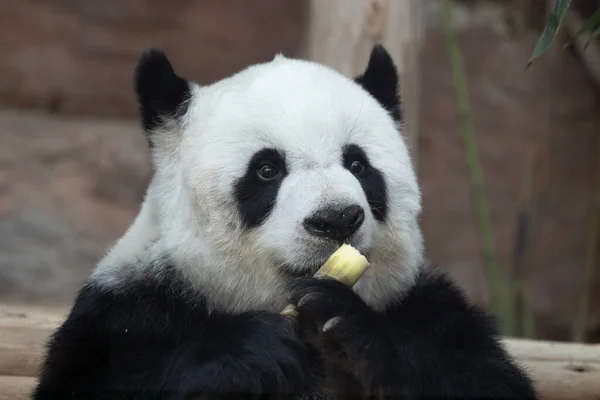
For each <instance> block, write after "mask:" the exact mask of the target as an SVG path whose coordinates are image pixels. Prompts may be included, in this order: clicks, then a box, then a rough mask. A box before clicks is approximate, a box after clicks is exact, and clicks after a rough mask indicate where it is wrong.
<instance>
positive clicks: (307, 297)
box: [298, 293, 315, 307]
mask: <svg viewBox="0 0 600 400" xmlns="http://www.w3.org/2000/svg"><path fill="white" fill-rule="evenodd" d="M314 297H315V296H314V295H312V294H311V293H309V294H305V295H304V296H302V297H301V298H300V300H298V307H302V306H304V305H306V303H308V302H309V301H310V300H311V299H313V298H314Z"/></svg>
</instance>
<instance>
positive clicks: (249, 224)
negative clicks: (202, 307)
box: [136, 47, 421, 281]
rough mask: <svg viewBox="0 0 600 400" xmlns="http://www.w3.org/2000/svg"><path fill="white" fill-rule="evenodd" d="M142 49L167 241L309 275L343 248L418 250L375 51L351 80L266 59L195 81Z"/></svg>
mask: <svg viewBox="0 0 600 400" xmlns="http://www.w3.org/2000/svg"><path fill="white" fill-rule="evenodd" d="M145 57H146V61H144V59H142V61H141V62H140V65H139V66H138V73H137V81H136V85H137V86H136V88H137V91H138V98H139V101H140V104H141V109H142V110H141V111H142V120H143V124H144V127H145V130H146V133H147V135H148V139H149V142H150V145H151V148H152V152H153V156H154V162H155V169H156V177H155V179H156V180H159V181H161V182H162V183H161V185H159V186H160V191H161V193H160V194H159V195H158V196H157V198H160V199H164V202H163V203H162V204H161V205H160V207H159V208H160V209H161V210H162V213H161V218H160V220H161V224H162V228H163V232H164V236H165V237H166V238H169V240H171V241H172V245H171V248H174V247H177V246H179V247H182V246H183V244H184V243H188V242H189V241H190V240H192V241H193V240H194V239H195V240H196V241H197V247H198V248H202V249H203V250H202V251H203V256H204V257H205V258H206V257H207V254H213V255H214V257H213V258H214V259H223V258H227V259H228V260H230V261H231V262H232V263H233V264H236V263H237V264H239V265H237V267H241V268H244V266H243V264H244V263H249V262H254V263H259V264H263V266H262V267H264V268H271V269H275V270H277V271H278V272H282V273H283V274H284V275H307V274H312V273H314V272H315V270H316V269H317V268H318V267H319V266H320V265H322V263H323V262H324V261H325V260H326V259H327V258H328V257H329V256H330V255H331V254H332V253H333V252H334V251H335V250H336V249H337V248H338V247H339V246H340V244H342V243H344V242H347V243H350V244H352V245H353V246H355V247H357V248H358V249H359V250H361V251H362V252H364V253H365V254H366V255H367V257H369V259H370V261H371V264H373V263H380V264H382V265H383V264H384V263H386V262H387V263H392V262H396V263H398V260H399V258H402V259H403V260H405V261H407V262H409V263H414V262H415V260H417V259H418V258H419V257H420V246H421V245H420V240H421V238H420V233H419V230H418V228H417V227H416V218H417V216H418V214H419V212H420V194H419V189H418V186H417V183H416V178H415V175H414V172H413V169H412V165H411V161H410V157H409V154H408V151H407V148H406V146H405V143H404V141H403V138H402V136H401V133H400V131H399V129H398V126H399V122H400V121H399V120H398V119H399V118H400V117H399V110H398V100H397V98H396V85H397V82H398V78H397V76H396V70H395V68H394V66H393V64H392V62H391V59H390V58H389V56H388V55H387V53H386V52H385V50H383V49H382V48H380V47H377V48H376V49H374V50H373V53H372V54H371V58H370V60H369V64H368V67H367V69H366V71H365V73H364V74H363V75H361V76H360V77H358V78H357V79H355V80H352V79H349V78H347V77H345V76H342V75H341V74H339V73H337V72H335V71H333V70H331V69H329V68H327V67H324V66H321V65H318V64H315V63H311V62H307V61H301V60H294V59H288V58H284V57H282V56H277V57H276V58H275V59H274V60H273V61H271V62H268V63H264V64H258V65H255V66H252V67H250V68H247V69H246V70H243V71H242V72H240V73H238V74H236V75H233V76H232V77H229V78H227V79H224V80H222V81H219V82H217V83H215V84H212V85H210V86H204V87H200V86H198V85H197V84H195V83H192V82H188V81H186V80H185V79H183V78H180V77H178V76H177V75H175V73H174V72H173V71H172V69H171V67H170V65H169V63H168V61H167V60H166V57H165V56H164V55H163V54H162V53H156V52H155V53H154V54H148V53H147V54H146V56H145ZM156 71H159V72H156ZM235 255H238V257H237V258H238V260H237V261H236V256H235ZM400 264H401V263H400ZM375 278H376V277H374V278H373V279H375ZM368 280H369V278H367V279H366V281H368Z"/></svg>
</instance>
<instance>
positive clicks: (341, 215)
mask: <svg viewBox="0 0 600 400" xmlns="http://www.w3.org/2000/svg"><path fill="white" fill-rule="evenodd" d="M364 220H365V212H364V210H363V209H362V207H361V206H358V205H351V206H348V207H346V208H344V209H342V210H338V209H334V208H325V209H321V210H318V211H317V212H315V213H314V214H313V215H312V216H310V217H309V218H306V219H305V220H304V223H303V225H304V229H306V230H307V231H308V233H310V234H311V235H313V236H318V237H325V238H328V239H332V240H337V241H343V240H345V239H347V238H349V237H350V236H352V234H353V233H354V232H356V231H357V230H358V228H360V226H361V225H362V223H363V221H364Z"/></svg>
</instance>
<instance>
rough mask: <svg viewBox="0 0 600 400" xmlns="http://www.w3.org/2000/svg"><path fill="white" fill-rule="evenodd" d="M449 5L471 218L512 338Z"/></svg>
mask: <svg viewBox="0 0 600 400" xmlns="http://www.w3.org/2000/svg"><path fill="white" fill-rule="evenodd" d="M451 3H452V2H451V0H444V1H443V4H442V26H443V29H444V36H445V39H446V46H447V50H448V55H449V57H450V64H451V68H452V75H453V80H454V88H455V91H456V101H457V103H458V116H459V119H460V125H461V130H462V135H463V145H464V150H465V158H466V162H467V165H468V168H469V180H470V184H471V192H472V196H473V202H474V205H475V217H476V221H477V224H478V226H479V232H480V235H481V242H482V245H483V265H484V272H485V275H486V278H487V283H488V285H489V287H490V292H491V298H492V299H491V300H492V310H493V312H494V314H495V315H496V316H497V317H498V319H499V322H500V329H501V331H502V333H503V334H504V335H512V334H513V329H514V328H513V323H514V321H513V305H512V301H513V300H512V297H513V296H512V286H511V284H510V281H508V280H507V279H505V277H504V276H503V274H502V273H501V271H500V267H499V265H498V262H497V256H496V248H495V243H494V237H493V230H492V224H491V217H490V211H489V206H488V201H487V198H486V196H485V188H484V175H483V169H482V167H481V162H480V160H479V155H478V151H477V141H476V137H475V128H474V124H473V120H472V118H471V111H470V107H469V95H468V90H467V83H466V79H465V76H464V70H463V65H462V57H461V53H460V46H459V42H458V37H457V34H456V32H455V30H454V27H453V21H452V4H451Z"/></svg>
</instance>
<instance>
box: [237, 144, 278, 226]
mask: <svg viewBox="0 0 600 400" xmlns="http://www.w3.org/2000/svg"><path fill="white" fill-rule="evenodd" d="M263 163H269V164H271V165H273V166H274V167H275V168H277V170H278V171H279V174H278V175H277V177H276V178H275V179H273V180H271V181H266V182H265V181H263V180H261V179H260V178H259V177H258V175H257V171H258V169H259V168H260V166H261V165H262V164H263ZM286 175H287V169H286V165H285V160H284V158H283V156H282V155H281V154H280V153H279V152H278V151H277V150H275V149H263V150H261V151H258V152H257V153H256V154H254V156H253V157H252V159H251V160H250V162H249V163H248V167H247V169H246V175H244V176H243V177H242V178H240V179H239V180H238V182H237V183H236V185H235V199H236V201H237V204H238V210H239V212H240V214H241V217H242V221H243V222H244V225H245V227H246V228H253V227H256V226H258V225H260V224H261V222H262V221H264V219H265V218H267V216H268V215H269V213H270V212H271V210H272V209H273V207H274V206H275V201H276V199H277V192H278V191H279V187H280V186H281V182H282V181H283V179H284V178H285V176H286Z"/></svg>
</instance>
